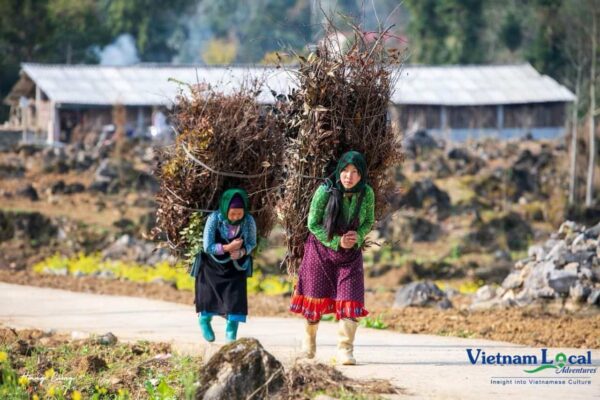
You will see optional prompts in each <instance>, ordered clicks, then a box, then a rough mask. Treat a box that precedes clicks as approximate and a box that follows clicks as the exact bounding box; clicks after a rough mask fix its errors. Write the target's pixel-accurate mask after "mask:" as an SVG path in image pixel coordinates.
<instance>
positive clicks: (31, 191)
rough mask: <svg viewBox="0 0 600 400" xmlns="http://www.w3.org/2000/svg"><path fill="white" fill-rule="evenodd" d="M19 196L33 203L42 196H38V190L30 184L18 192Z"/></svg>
mask: <svg viewBox="0 0 600 400" xmlns="http://www.w3.org/2000/svg"><path fill="white" fill-rule="evenodd" d="M17 195H19V196H22V197H25V198H27V199H29V200H31V201H38V200H39V199H40V196H38V192H37V190H35V188H34V187H33V186H32V185H31V184H28V185H26V186H25V187H23V188H22V189H20V190H19V191H18V192H17Z"/></svg>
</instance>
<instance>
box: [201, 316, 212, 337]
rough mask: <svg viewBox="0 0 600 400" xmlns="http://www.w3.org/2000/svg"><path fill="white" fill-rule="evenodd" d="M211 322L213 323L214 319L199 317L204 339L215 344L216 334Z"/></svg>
mask: <svg viewBox="0 0 600 400" xmlns="http://www.w3.org/2000/svg"><path fill="white" fill-rule="evenodd" d="M210 321H212V317H210V316H205V315H204V316H202V315H200V317H198V323H199V324H200V329H201V330H202V337H204V339H205V340H206V341H207V342H214V341H215V332H214V331H213V328H212V326H211V325H210Z"/></svg>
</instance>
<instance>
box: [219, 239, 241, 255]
mask: <svg viewBox="0 0 600 400" xmlns="http://www.w3.org/2000/svg"><path fill="white" fill-rule="evenodd" d="M243 244H244V241H243V240H242V239H235V240H234V241H233V242H231V243H229V244H224V245H223V251H225V252H227V253H231V252H233V251H235V250H239V249H240V248H241V247H242V245H243Z"/></svg>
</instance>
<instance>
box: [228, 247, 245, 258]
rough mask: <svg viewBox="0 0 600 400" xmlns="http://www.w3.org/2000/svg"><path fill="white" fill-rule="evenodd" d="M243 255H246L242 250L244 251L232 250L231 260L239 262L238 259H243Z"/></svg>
mask: <svg viewBox="0 0 600 400" xmlns="http://www.w3.org/2000/svg"><path fill="white" fill-rule="evenodd" d="M244 255H246V250H244V249H239V250H234V251H232V252H231V259H232V260H239V259H240V258H242V257H244Z"/></svg>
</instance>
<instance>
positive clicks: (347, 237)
mask: <svg viewBox="0 0 600 400" xmlns="http://www.w3.org/2000/svg"><path fill="white" fill-rule="evenodd" d="M355 244H356V232H347V233H345V234H344V235H342V240H340V246H342V247H343V248H344V249H351V248H352V247H354V245H355Z"/></svg>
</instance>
